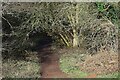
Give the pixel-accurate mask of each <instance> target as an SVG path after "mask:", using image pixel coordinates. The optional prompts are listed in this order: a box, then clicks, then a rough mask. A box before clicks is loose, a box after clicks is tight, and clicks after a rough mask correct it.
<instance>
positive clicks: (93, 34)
mask: <svg viewBox="0 0 120 80" xmlns="http://www.w3.org/2000/svg"><path fill="white" fill-rule="evenodd" d="M13 4H14V6H15V7H14V6H13ZM9 7H11V8H9ZM119 12H120V7H119V3H45V2H43V3H3V16H2V21H3V47H4V50H8V51H10V52H11V51H13V52H15V51H14V50H16V51H18V50H20V51H26V50H28V49H31V48H30V46H34V45H36V44H37V43H38V42H39V41H40V39H42V34H41V33H43V32H44V33H45V34H47V36H51V37H52V38H53V41H54V42H56V44H59V45H61V46H67V47H82V48H84V49H85V50H86V51H87V52H88V53H94V52H97V51H99V50H100V49H107V50H108V51H109V50H111V48H112V50H114V49H116V50H117V34H118V27H119ZM32 35H33V36H32ZM35 35H36V38H33V37H34V36H35ZM32 49H33V48H32Z"/></svg>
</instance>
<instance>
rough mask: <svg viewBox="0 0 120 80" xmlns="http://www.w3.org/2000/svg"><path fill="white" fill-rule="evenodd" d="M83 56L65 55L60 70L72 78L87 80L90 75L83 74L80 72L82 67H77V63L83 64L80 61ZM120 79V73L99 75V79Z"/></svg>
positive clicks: (61, 60) (62, 57)
mask: <svg viewBox="0 0 120 80" xmlns="http://www.w3.org/2000/svg"><path fill="white" fill-rule="evenodd" d="M80 58H81V54H79V55H75V54H67V55H66V54H64V55H63V56H61V59H60V68H61V70H62V71H63V72H65V73H67V74H69V75H70V77H71V78H85V77H86V76H88V75H90V73H86V72H82V71H81V70H80V66H75V65H76V64H77V62H81V60H80ZM118 77H119V78H120V73H119V76H118V72H115V73H112V74H107V75H105V74H103V75H98V76H97V78H118Z"/></svg>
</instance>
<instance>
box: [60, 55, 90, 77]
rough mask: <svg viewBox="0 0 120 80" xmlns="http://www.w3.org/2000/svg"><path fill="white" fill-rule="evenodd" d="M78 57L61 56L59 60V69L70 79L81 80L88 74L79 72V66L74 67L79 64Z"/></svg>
mask: <svg viewBox="0 0 120 80" xmlns="http://www.w3.org/2000/svg"><path fill="white" fill-rule="evenodd" d="M80 57H81V55H79V56H76V55H74V54H71V55H70V56H69V55H67V56H66V55H65V56H62V57H61V59H60V68H61V70H62V71H63V72H65V73H67V74H69V75H70V77H71V78H83V77H85V76H87V75H88V74H87V73H85V72H82V71H80V67H79V66H75V65H76V64H77V62H80V61H81V60H80Z"/></svg>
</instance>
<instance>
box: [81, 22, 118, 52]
mask: <svg viewBox="0 0 120 80" xmlns="http://www.w3.org/2000/svg"><path fill="white" fill-rule="evenodd" d="M82 34H83V35H84V37H85V38H84V40H83V43H82V44H83V45H84V48H85V49H86V51H87V53H91V54H94V53H97V52H98V51H101V50H106V51H114V52H117V50H118V44H117V43H118V37H117V34H118V29H117V27H116V26H115V25H113V24H112V23H111V22H110V21H108V20H95V21H92V23H91V25H90V27H86V28H85V29H84V30H83V32H82Z"/></svg>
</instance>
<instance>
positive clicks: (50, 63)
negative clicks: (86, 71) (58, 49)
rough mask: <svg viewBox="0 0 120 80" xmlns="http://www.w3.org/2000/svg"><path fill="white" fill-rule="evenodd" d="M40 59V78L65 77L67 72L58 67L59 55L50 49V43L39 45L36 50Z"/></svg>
mask: <svg viewBox="0 0 120 80" xmlns="http://www.w3.org/2000/svg"><path fill="white" fill-rule="evenodd" d="M38 57H39V59H40V66H41V68H40V69H41V70H40V74H41V78H67V77H68V76H67V74H65V73H64V72H62V71H61V70H60V67H59V55H58V54H56V53H55V51H53V50H52V49H51V44H46V45H43V46H42V47H40V49H39V52H38Z"/></svg>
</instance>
